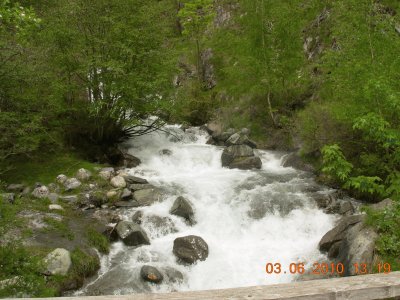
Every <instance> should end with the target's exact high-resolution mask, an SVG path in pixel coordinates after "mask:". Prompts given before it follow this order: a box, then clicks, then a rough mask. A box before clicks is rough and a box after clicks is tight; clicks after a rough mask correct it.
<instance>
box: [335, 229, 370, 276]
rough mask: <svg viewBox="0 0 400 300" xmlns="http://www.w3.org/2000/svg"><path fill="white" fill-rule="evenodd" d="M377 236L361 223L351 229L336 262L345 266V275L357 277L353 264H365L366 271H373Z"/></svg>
mask: <svg viewBox="0 0 400 300" xmlns="http://www.w3.org/2000/svg"><path fill="white" fill-rule="evenodd" d="M377 238H378V234H377V233H376V232H375V231H374V230H373V229H372V228H369V227H367V226H365V225H364V224H363V223H358V224H356V225H355V226H353V227H351V228H350V229H349V230H348V232H347V234H346V238H345V239H344V240H343V242H342V244H341V247H340V249H339V255H338V261H341V262H343V264H344V266H345V275H347V276H353V275H359V274H357V273H356V270H355V268H354V264H359V265H360V264H366V265H367V270H372V269H373V260H374V251H375V242H376V240H377Z"/></svg>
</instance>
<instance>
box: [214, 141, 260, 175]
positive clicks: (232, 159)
mask: <svg viewBox="0 0 400 300" xmlns="http://www.w3.org/2000/svg"><path fill="white" fill-rule="evenodd" d="M221 161H222V166H223V167H228V168H231V169H232V168H238V169H242V170H249V169H261V166H262V162H261V159H260V158H259V157H257V156H255V154H254V151H253V149H252V148H250V147H249V146H247V145H233V146H229V147H227V148H225V150H224V151H223V152H222V156H221Z"/></svg>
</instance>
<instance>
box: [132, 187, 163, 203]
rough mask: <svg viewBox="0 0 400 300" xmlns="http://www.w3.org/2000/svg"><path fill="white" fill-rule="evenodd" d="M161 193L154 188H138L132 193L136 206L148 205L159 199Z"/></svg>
mask: <svg viewBox="0 0 400 300" xmlns="http://www.w3.org/2000/svg"><path fill="white" fill-rule="evenodd" d="M160 199H161V193H160V191H158V190H157V189H155V188H151V189H144V190H138V191H135V192H134V193H133V200H134V202H135V203H136V206H149V205H152V204H153V203H155V202H158V201H160Z"/></svg>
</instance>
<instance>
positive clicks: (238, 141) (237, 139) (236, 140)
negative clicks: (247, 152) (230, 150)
mask: <svg viewBox="0 0 400 300" xmlns="http://www.w3.org/2000/svg"><path fill="white" fill-rule="evenodd" d="M248 140H249V138H248V136H247V135H243V134H240V133H234V134H233V135H231V136H230V137H229V138H228V139H227V140H226V142H225V143H226V145H227V146H232V145H244V144H245V143H246V141H248Z"/></svg>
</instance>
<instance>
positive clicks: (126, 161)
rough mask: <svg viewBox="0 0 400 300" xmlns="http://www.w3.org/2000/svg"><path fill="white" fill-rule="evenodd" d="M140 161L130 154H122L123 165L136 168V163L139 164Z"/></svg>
mask: <svg viewBox="0 0 400 300" xmlns="http://www.w3.org/2000/svg"><path fill="white" fill-rule="evenodd" d="M141 163H142V161H141V160H140V159H139V158H138V157H136V156H133V155H131V154H128V153H124V154H123V165H124V166H125V167H127V168H136V167H137V166H138V165H140V164H141Z"/></svg>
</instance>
